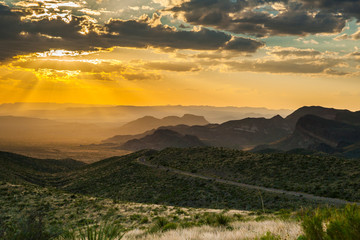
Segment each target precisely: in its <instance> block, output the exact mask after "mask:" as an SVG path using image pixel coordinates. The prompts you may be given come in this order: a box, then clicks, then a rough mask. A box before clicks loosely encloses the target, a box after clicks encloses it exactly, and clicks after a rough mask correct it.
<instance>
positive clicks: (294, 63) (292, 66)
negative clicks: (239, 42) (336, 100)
mask: <svg viewBox="0 0 360 240" xmlns="http://www.w3.org/2000/svg"><path fill="white" fill-rule="evenodd" d="M340 63H341V62H339V61H337V60H333V59H321V60H316V61H312V60H308V59H288V60H281V61H279V60H266V61H260V60H256V61H232V62H228V63H226V65H227V66H228V67H230V69H231V70H233V71H248V72H267V73H276V74H281V73H294V74H329V75H345V73H343V74H340V72H339V71H336V70H333V69H332V68H333V67H337V66H338V65H339V64H340Z"/></svg>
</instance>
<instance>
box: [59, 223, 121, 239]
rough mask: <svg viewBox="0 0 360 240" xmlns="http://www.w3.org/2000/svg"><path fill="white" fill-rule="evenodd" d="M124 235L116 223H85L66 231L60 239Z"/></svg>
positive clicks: (102, 237) (119, 236)
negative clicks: (85, 224) (81, 227)
mask: <svg viewBox="0 0 360 240" xmlns="http://www.w3.org/2000/svg"><path fill="white" fill-rule="evenodd" d="M123 236H124V233H123V228H122V227H121V226H118V225H111V224H104V225H92V226H90V225H87V226H86V227H85V228H83V229H78V230H74V231H68V232H66V233H64V234H63V235H61V236H60V237H59V239H61V240H118V239H121V238H122V237H123Z"/></svg>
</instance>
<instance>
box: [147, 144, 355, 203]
mask: <svg viewBox="0 0 360 240" xmlns="http://www.w3.org/2000/svg"><path fill="white" fill-rule="evenodd" d="M148 161H150V162H151V163H153V164H155V165H162V166H168V167H172V168H175V169H180V170H184V171H188V172H196V173H199V174H202V175H205V176H218V177H221V178H223V179H228V180H232V181H238V182H241V183H247V184H253V185H259V186H265V187H271V188H277V189H285V190H291V191H300V192H306V193H312V194H315V195H318V196H327V197H334V198H341V199H347V200H350V201H360V192H359V191H358V189H360V185H359V182H360V165H359V159H344V158H339V157H334V156H316V155H299V154H290V153H271V154H259V153H250V152H243V151H238V150H230V149H223V148H189V149H175V148H169V149H165V150H163V151H160V152H158V153H157V154H156V155H154V156H152V157H150V158H148Z"/></svg>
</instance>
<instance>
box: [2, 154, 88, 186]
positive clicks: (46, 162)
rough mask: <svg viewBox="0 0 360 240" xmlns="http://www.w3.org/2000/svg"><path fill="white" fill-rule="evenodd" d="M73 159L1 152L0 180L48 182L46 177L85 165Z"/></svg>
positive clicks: (41, 183)
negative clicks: (33, 156)
mask: <svg viewBox="0 0 360 240" xmlns="http://www.w3.org/2000/svg"><path fill="white" fill-rule="evenodd" d="M85 165H86V164H85V163H82V162H78V161H75V160H72V159H64V160H52V159H36V158H30V157H26V156H23V155H19V154H14V153H9V152H0V169H1V171H0V181H8V182H12V183H35V184H40V185H43V184H46V181H44V179H45V178H47V177H51V176H52V175H53V174H55V173H61V172H69V171H72V170H75V169H79V168H81V167H83V166H85Z"/></svg>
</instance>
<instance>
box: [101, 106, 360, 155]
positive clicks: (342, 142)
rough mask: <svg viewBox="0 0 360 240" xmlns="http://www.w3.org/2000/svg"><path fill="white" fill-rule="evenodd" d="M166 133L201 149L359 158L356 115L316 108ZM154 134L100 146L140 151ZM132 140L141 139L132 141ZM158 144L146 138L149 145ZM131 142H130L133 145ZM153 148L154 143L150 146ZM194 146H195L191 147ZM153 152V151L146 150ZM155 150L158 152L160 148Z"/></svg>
mask: <svg viewBox="0 0 360 240" xmlns="http://www.w3.org/2000/svg"><path fill="white" fill-rule="evenodd" d="M159 129H168V130H171V131H174V132H177V133H179V134H181V135H192V136H194V137H197V138H198V139H199V140H200V141H201V142H203V143H204V144H205V145H209V146H220V147H229V148H235V149H251V148H252V149H253V150H252V151H270V152H272V151H291V150H297V151H298V152H301V151H299V149H304V150H306V151H305V152H306V153H309V152H324V153H330V154H332V153H337V154H342V155H344V156H358V155H360V154H359V153H360V148H359V146H360V112H351V111H349V110H338V109H333V108H324V107H319V106H312V107H302V108H299V109H297V110H296V111H294V112H293V113H292V114H290V115H289V116H287V117H286V118H282V117H281V116H279V115H277V116H275V117H272V118H270V119H265V118H246V119H242V120H232V121H228V122H225V123H222V124H208V125H204V126H186V125H178V126H168V127H160V128H159ZM154 131H155V130H152V131H147V132H144V133H142V134H137V135H117V136H114V137H112V138H109V139H106V140H104V141H103V142H104V143H107V144H113V145H115V146H117V147H119V148H124V149H129V148H125V146H126V145H124V144H125V143H128V142H129V141H131V147H132V149H136V150H139V149H144V148H146V146H150V145H151V144H150V145H149V144H144V142H143V141H144V139H145V138H146V136H147V135H150V136H151V135H152V134H154ZM134 139H141V140H139V141H135V140H134ZM150 139H151V141H159V142H166V141H165V140H164V139H161V135H157V138H148V141H147V142H149V141H150ZM133 140H134V141H133ZM168 143H169V144H164V145H162V144H159V145H158V146H163V148H165V147H169V146H173V147H177V145H176V144H174V145H172V144H171V143H170V141H169V142H168ZM152 145H156V143H154V142H153V143H152ZM192 146H198V145H195V144H194V145H192ZM150 148H153V147H150ZM156 149H161V148H160V147H158V148H156Z"/></svg>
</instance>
